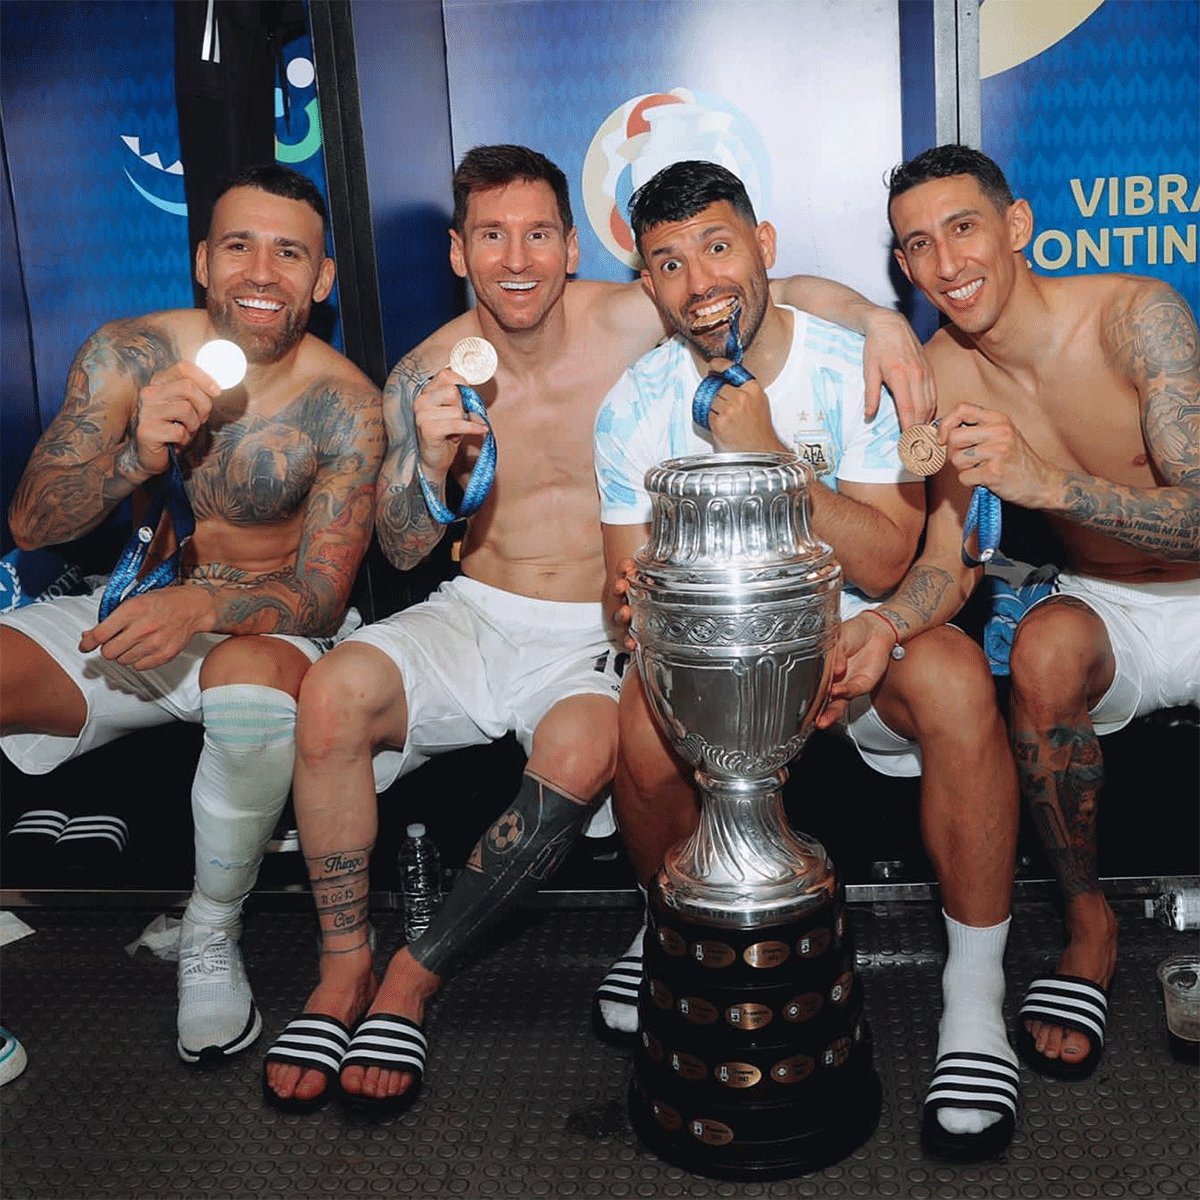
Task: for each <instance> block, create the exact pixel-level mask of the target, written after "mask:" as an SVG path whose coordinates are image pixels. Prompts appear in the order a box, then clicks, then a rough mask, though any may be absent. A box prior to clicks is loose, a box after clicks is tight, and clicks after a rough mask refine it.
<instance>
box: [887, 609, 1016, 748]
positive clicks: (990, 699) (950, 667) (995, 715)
mask: <svg viewBox="0 0 1200 1200" xmlns="http://www.w3.org/2000/svg"><path fill="white" fill-rule="evenodd" d="M906 651H907V653H906V654H905V657H904V659H903V660H902V661H901V662H900V663H897V664H896V665H895V666H893V667H892V668H891V669H890V670H889V671H888V674H887V676H886V678H885V684H884V688H883V691H882V695H881V699H880V707H881V708H884V707H886V705H887V702H888V700H889V699H890V700H891V701H892V703H893V704H899V705H900V707H901V709H902V710H903V711H904V712H905V713H906V714H907V716H908V720H909V723H910V728H911V729H912V730H913V731H915V732H925V731H936V730H939V729H942V728H953V729H975V730H980V729H987V728H989V727H990V726H991V724H992V723H994V722H995V721H998V720H999V719H1000V716H999V710H998V709H997V707H996V686H995V682H994V680H993V679H992V673H991V669H990V668H989V666H988V662H987V657H986V656H985V655H984V653H983V651H982V650H981V649H980V647H979V646H978V645H977V644H976V643H975V642H974V641H972V640H971V639H970V638H969V637H967V635H966V634H964V633H963V632H962V631H961V630H958V629H953V628H951V627H950V626H946V625H943V626H940V627H938V628H936V629H930V630H928V631H926V632H925V633H922V634H921V635H920V636H919V637H916V638H913V639H912V641H910V642H909V643H908V645H907V646H906ZM898 732H899V731H898Z"/></svg>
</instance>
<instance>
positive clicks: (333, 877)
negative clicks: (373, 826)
mask: <svg viewBox="0 0 1200 1200" xmlns="http://www.w3.org/2000/svg"><path fill="white" fill-rule="evenodd" d="M306 861H307V863H308V877H309V879H310V880H311V881H312V891H313V900H314V901H315V902H316V905H317V920H318V922H319V923H320V926H321V953H322V954H349V953H350V952H351V951H352V950H361V949H362V948H363V946H366V945H368V944H369V938H368V930H367V920H368V915H369V907H370V895H371V872H370V865H371V847H370V846H365V847H362V848H361V849H358V850H339V851H336V852H334V853H333V854H326V855H323V856H321V857H319V858H309V859H307V860H306Z"/></svg>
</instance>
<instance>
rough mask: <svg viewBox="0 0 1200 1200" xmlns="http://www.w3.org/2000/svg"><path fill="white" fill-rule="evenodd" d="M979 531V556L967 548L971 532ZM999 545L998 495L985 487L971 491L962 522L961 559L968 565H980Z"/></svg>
mask: <svg viewBox="0 0 1200 1200" xmlns="http://www.w3.org/2000/svg"><path fill="white" fill-rule="evenodd" d="M976 527H978V533H979V557H978V558H975V557H974V556H973V555H972V554H971V552H970V551H969V550H968V549H967V543H968V542H969V541H970V539H971V534H972V533H974V532H976ZM999 547H1000V497H999V496H997V495H996V493H995V492H992V491H989V490H988V489H987V488H985V487H977V488H976V489H975V490H974V491H973V492H972V493H971V503H970V506H969V507H968V508H967V519H966V520H965V521H964V522H963V543H962V560H963V563H964V565H966V566H968V567H982V566H983V564H984V563H986V562H987V561H988V560H989V559H990V558H991V557H992V555H993V554H995V553H996V551H997V549H999Z"/></svg>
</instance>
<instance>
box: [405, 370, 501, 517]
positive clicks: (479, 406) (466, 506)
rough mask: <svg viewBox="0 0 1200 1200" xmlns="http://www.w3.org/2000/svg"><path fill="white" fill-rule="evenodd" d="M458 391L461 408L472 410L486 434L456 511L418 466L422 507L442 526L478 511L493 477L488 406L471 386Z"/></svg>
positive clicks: (493, 451)
mask: <svg viewBox="0 0 1200 1200" xmlns="http://www.w3.org/2000/svg"><path fill="white" fill-rule="evenodd" d="M458 392H459V395H460V396H461V397H462V403H463V408H465V409H466V410H467V411H468V412H472V413H474V414H475V415H476V416H477V417H479V418H480V419H481V420H482V421H483V423H484V424H485V425H486V426H487V436H486V437H485V438H484V439H483V445H482V446H481V447H480V448H479V457H478V458H477V459H476V460H475V466H474V468H473V469H472V471H471V478H470V479H468V480H467V486H466V487H465V488H464V489H463V500H462V506H461V507H460V508H459V510H458V512H453V511H451V510H450V509H449V508H447V507H446V505H444V504H443V503H442V502H441V500H440V499H439V498H438V495H437V493H436V492H435V491H434V490H433V488H432V487H431V486H430V483H429V481H428V480H427V479H426V478H425V476H424V475H422V474H421V468H420V466H419V465H418V467H417V480H418V482H419V483H420V484H421V494H422V495H423V496H424V497H425V506H426V507H427V508H428V509H429V512H430V515H431V516H432V517H433V519H434V520H435V521H440V522H441V523H442V524H443V525H449V524H450V523H451V521H458V520H461V519H462V518H463V517H469V516H470V515H471V514H472V513H474V512H478V511H479V506H480V505H481V504H482V503H483V502H484V500H486V499H487V494H488V491H489V489H490V488H491V486H492V480H493V479H495V477H496V439H495V437H493V436H492V423H491V421H489V420H488V415H487V409H486V408H485V407H484V404H483V401H482V400H481V399H480V398H479V393H478V392H477V391H476V390H475V389H474V388H473V387H468V386H467V385H466V384H465V383H460V384H459V385H458Z"/></svg>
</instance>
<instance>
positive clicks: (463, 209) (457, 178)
mask: <svg viewBox="0 0 1200 1200" xmlns="http://www.w3.org/2000/svg"><path fill="white" fill-rule="evenodd" d="M517 180H522V181H524V182H526V183H537V182H539V181H540V182H542V183H548V184H549V185H550V189H551V190H552V191H553V192H554V199H555V200H556V201H557V202H558V215H559V217H560V218H561V219H562V226H563V233H570V232H571V230H572V229H573V228H574V226H575V218H574V217H573V216H572V215H571V189H570V188H569V187H568V186H567V177H566V176H565V175H564V174H563V173H562V171H561V170H560V169H559V168H558V167H557V166H555V165H554V163H552V162H551V161H550V160H549V159H548V158H547V157H546V156H545V155H544V154H539V153H538V152H537V151H536V150H530V149H529V147H528V146H511V145H501V146H475V147H474V148H473V149H471V150H468V151H467V152H466V154H464V155H463V157H462V162H460V163H459V164H458V170H457V171H455V172H454V218H453V228H454V230H455V231H456V232H457V233H460V234H461V233H462V231H463V228H464V227H465V225H466V222H467V202H468V201H469V200H470V199H471V193H472V192H485V191H488V190H490V189H491V188H499V187H505V186H507V185H508V184H510V183H515V182H517Z"/></svg>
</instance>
